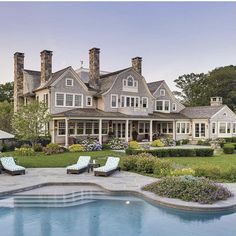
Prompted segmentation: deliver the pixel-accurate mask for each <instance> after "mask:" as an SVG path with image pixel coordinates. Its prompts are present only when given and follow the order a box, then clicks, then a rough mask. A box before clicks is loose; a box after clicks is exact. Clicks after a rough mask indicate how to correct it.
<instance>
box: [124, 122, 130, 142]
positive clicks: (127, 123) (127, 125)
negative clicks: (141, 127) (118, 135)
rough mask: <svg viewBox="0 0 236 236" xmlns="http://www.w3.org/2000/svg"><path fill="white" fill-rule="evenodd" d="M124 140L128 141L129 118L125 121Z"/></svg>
mask: <svg viewBox="0 0 236 236" xmlns="http://www.w3.org/2000/svg"><path fill="white" fill-rule="evenodd" d="M125 142H129V120H126V121H125Z"/></svg>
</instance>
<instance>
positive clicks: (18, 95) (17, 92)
mask: <svg viewBox="0 0 236 236" xmlns="http://www.w3.org/2000/svg"><path fill="white" fill-rule="evenodd" d="M24 57H25V56H24V53H21V52H16V53H15V54H14V111H15V112H17V111H18V110H19V108H20V105H22V104H23V98H22V95H23V80H24Z"/></svg>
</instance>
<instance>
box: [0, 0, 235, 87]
mask: <svg viewBox="0 0 236 236" xmlns="http://www.w3.org/2000/svg"><path fill="white" fill-rule="evenodd" d="M0 29H1V31H0V83H5V82H9V81H13V54H14V53H15V52H24V53H25V68H26V69H32V70H40V52H41V51H42V50H44V49H47V50H52V51H53V72H54V71H57V70H60V69H62V68H64V67H67V66H72V67H73V68H74V69H78V68H79V67H80V65H81V60H82V61H83V66H84V67H88V50H89V49H90V48H92V47H98V48H100V49H101V53H100V67H101V70H105V71H115V70H119V69H123V68H126V67H129V66H131V58H133V57H136V56H140V57H142V58H143V76H144V77H145V79H146V80H147V81H148V82H151V81H156V80H166V82H167V83H168V84H169V86H170V87H171V89H175V88H174V85H175V83H174V80H175V79H177V78H178V76H180V75H183V74H186V73H191V72H194V73H200V72H205V73H206V72H208V71H209V70H212V69H214V68H215V67H219V66H225V65H236V2H41V3H37V2H34V3H33V2H22V3H19V2H0Z"/></svg>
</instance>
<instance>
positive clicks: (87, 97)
mask: <svg viewBox="0 0 236 236" xmlns="http://www.w3.org/2000/svg"><path fill="white" fill-rule="evenodd" d="M89 98H90V99H91V104H90V105H89V104H88V99H89ZM86 106H87V107H92V106H93V97H92V96H86Z"/></svg>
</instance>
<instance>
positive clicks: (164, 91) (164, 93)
mask: <svg viewBox="0 0 236 236" xmlns="http://www.w3.org/2000/svg"><path fill="white" fill-rule="evenodd" d="M162 92H163V94H162ZM160 96H162V97H164V96H166V90H165V89H160Z"/></svg>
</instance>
